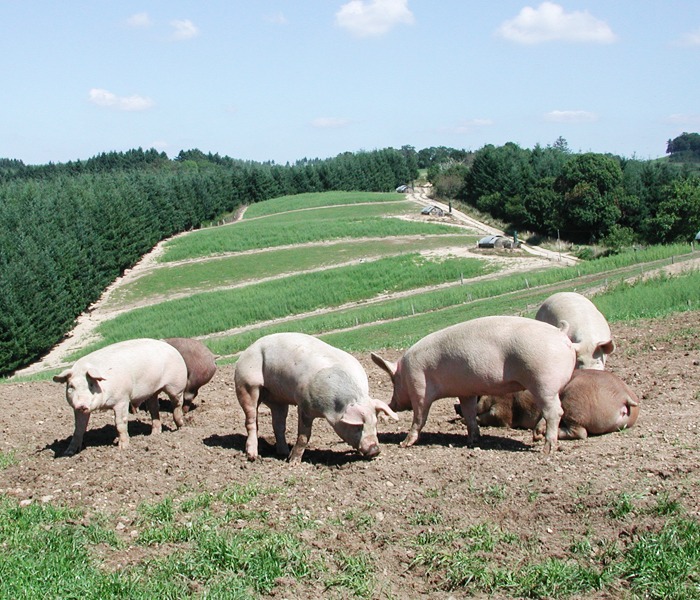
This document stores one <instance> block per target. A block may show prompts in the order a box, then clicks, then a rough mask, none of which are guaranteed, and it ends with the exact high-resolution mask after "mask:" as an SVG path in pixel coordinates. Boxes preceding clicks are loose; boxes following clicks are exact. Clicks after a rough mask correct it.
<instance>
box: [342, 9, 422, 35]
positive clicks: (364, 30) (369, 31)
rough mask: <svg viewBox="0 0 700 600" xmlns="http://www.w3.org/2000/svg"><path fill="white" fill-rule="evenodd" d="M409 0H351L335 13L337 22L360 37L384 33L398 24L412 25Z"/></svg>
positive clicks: (412, 18) (412, 19)
mask: <svg viewBox="0 0 700 600" xmlns="http://www.w3.org/2000/svg"><path fill="white" fill-rule="evenodd" d="M413 22H414V17H413V13H412V12H411V11H410V10H409V8H408V0H351V1H350V2H348V3H346V4H343V6H341V7H340V10H339V11H338V12H337V13H336V15H335V23H336V25H338V26H339V27H342V28H343V29H347V30H348V31H349V32H350V33H352V34H353V35H357V36H360V37H367V36H376V35H383V34H385V33H387V32H388V31H389V30H391V29H392V28H393V27H395V26H396V25H400V24H405V25H411V24H413Z"/></svg>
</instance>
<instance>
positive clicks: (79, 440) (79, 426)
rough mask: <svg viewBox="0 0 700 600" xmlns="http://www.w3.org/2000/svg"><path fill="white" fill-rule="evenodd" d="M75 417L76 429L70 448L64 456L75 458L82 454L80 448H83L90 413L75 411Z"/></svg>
mask: <svg viewBox="0 0 700 600" xmlns="http://www.w3.org/2000/svg"><path fill="white" fill-rule="evenodd" d="M73 416H74V417H75V429H74V430H73V437H72V438H71V441H70V444H68V448H66V451H65V452H64V453H63V456H73V455H74V454H75V453H77V452H80V448H82V446H83V435H85V431H86V430H87V426H88V421H89V420H90V413H89V412H83V411H82V410H74V411H73Z"/></svg>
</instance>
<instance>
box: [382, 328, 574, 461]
mask: <svg viewBox="0 0 700 600" xmlns="http://www.w3.org/2000/svg"><path fill="white" fill-rule="evenodd" d="M372 360H373V361H374V362H375V363H376V364H377V365H378V366H379V367H381V368H382V369H384V370H385V371H386V372H387V373H389V376H390V377H391V380H392V382H393V384H394V393H393V396H392V399H391V402H390V403H389V407H390V408H391V409H393V410H408V409H411V408H412V409H413V424H412V425H411V429H410V431H409V432H408V435H407V436H406V439H405V440H404V441H403V442H402V444H401V445H402V446H411V445H413V444H414V443H415V442H416V441H417V440H418V436H419V434H420V432H421V430H422V429H423V427H424V425H425V423H426V421H427V419H428V412H429V410H430V405H431V404H432V403H433V402H434V401H435V400H438V399H439V398H447V397H458V398H459V402H460V407H461V412H462V416H463V418H464V420H465V422H466V425H467V431H468V437H467V439H468V441H469V443H473V442H474V441H475V440H476V439H477V438H478V436H479V426H478V424H477V421H476V406H477V398H478V397H479V396H481V395H486V394H493V395H502V394H509V393H512V392H516V391H519V390H523V389H527V390H529V391H530V392H531V393H532V395H533V396H534V398H535V402H536V403H537V406H538V407H539V408H540V410H541V411H542V414H543V415H544V418H545V419H546V423H547V430H546V436H545V444H544V448H543V450H544V452H546V453H549V452H551V451H553V450H556V447H557V433H558V429H559V419H560V418H561V415H562V409H561V403H560V401H559V392H560V390H561V389H562V388H563V387H564V386H565V385H566V383H567V382H568V381H569V379H571V373H572V372H573V370H574V366H575V364H576V353H575V351H574V348H573V346H572V344H571V341H570V340H569V338H567V337H566V335H565V334H564V333H563V332H562V331H560V330H559V329H557V328H556V327H554V326H553V325H549V324H547V323H542V322H541V321H536V320H534V319H527V318H524V317H512V316H491V317H482V318H478V319H473V320H471V321H466V322H464V323H460V324H458V325H453V326H451V327H447V328H445V329H442V330H440V331H436V332H434V333H431V334H430V335H427V336H426V337H424V338H423V339H422V340H420V341H418V342H416V343H415V344H414V345H413V346H411V347H410V348H409V349H408V350H407V351H406V353H405V354H404V355H403V356H402V357H401V359H400V360H399V361H398V363H393V362H389V361H387V360H384V359H383V358H381V357H380V356H378V355H377V354H374V353H372Z"/></svg>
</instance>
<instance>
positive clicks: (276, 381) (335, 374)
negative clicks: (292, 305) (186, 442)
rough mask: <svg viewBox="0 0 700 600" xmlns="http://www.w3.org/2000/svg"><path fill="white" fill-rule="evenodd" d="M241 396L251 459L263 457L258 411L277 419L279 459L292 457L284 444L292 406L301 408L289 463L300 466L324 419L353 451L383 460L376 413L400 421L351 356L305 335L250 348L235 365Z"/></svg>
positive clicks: (274, 424) (268, 340)
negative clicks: (373, 391) (371, 388)
mask: <svg viewBox="0 0 700 600" xmlns="http://www.w3.org/2000/svg"><path fill="white" fill-rule="evenodd" d="M234 381H235V387H236V396H237V397H238V402H239V404H240V405H241V408H242V409H243V412H244V413H245V425H246V430H247V433H248V439H247V441H246V454H247V456H248V459H249V460H255V459H256V458H257V457H258V405H259V404H260V402H264V403H265V404H266V405H267V406H269V407H270V411H271V413H272V428H273V430H274V433H275V441H276V449H277V453H278V454H282V455H285V456H286V455H287V454H289V447H288V446H287V441H286V439H285V431H286V422H287V412H288V409H289V405H291V404H293V405H296V406H297V412H298V423H299V427H298V435H297V441H296V444H295V445H294V448H293V449H292V452H291V454H289V462H290V463H293V464H294V463H299V462H301V457H302V455H303V453H304V450H305V449H306V446H307V444H308V442H309V437H310V436H311V425H312V423H313V420H314V419H316V418H318V417H323V418H325V419H326V420H327V421H328V422H329V423H330V425H331V427H333V429H334V430H335V431H336V433H337V434H338V435H339V436H340V437H341V438H342V439H343V440H345V441H346V442H347V443H348V444H350V446H352V447H353V448H355V449H356V450H358V451H359V452H360V454H361V455H362V456H364V457H366V458H373V457H375V456H377V454H379V440H378V439H377V413H378V412H382V413H385V414H386V415H389V416H390V417H392V418H393V419H396V420H398V416H397V415H396V414H395V413H394V411H392V410H391V409H390V408H389V407H388V406H387V405H386V404H385V403H384V402H382V401H380V400H375V399H373V398H370V396H369V383H368V380H367V374H366V373H365V370H364V369H363V368H362V365H361V364H360V363H359V361H358V360H357V359H356V358H354V357H353V356H352V355H350V354H348V353H347V352H344V351H343V350H340V349H338V348H335V347H333V346H330V345H329V344H326V343H325V342H323V341H321V340H319V339H317V338H315V337H313V336H310V335H306V334H302V333H276V334H272V335H268V336H265V337H262V338H260V339H259V340H257V341H256V342H254V343H253V344H252V345H251V346H249V347H248V348H247V349H246V350H245V351H244V352H243V353H242V354H241V356H240V358H239V359H238V362H237V363H236V372H235V376H234Z"/></svg>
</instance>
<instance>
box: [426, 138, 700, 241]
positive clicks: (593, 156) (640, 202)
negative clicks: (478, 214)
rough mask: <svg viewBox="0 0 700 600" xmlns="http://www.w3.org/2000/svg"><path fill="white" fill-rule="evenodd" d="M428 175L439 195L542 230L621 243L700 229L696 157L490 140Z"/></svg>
mask: <svg viewBox="0 0 700 600" xmlns="http://www.w3.org/2000/svg"><path fill="white" fill-rule="evenodd" d="M687 135H688V134H684V136H687ZM695 135H697V134H695ZM698 137H699V138H700V136H698ZM669 144H671V142H669ZM673 146H674V147H675V145H673ZM681 147H685V146H683V145H681ZM428 177H429V179H430V181H431V182H432V183H433V184H434V185H435V188H436V191H437V194H438V195H439V196H441V197H443V198H450V199H455V200H460V201H463V202H465V203H467V204H468V205H471V206H473V207H475V208H477V209H478V210H480V211H482V212H485V213H488V214H490V215H492V216H494V217H496V218H498V219H501V220H503V221H505V222H506V223H509V224H510V228H511V229H513V230H519V231H530V232H534V233H536V234H538V235H541V236H553V237H556V236H557V235H558V236H560V237H562V238H564V239H567V240H570V241H574V242H578V243H584V244H590V243H602V244H604V245H607V246H609V247H611V248H616V247H620V246H625V245H631V244H634V243H641V244H658V243H671V242H678V241H690V240H692V239H693V237H694V236H695V234H696V233H697V231H698V230H699V229H700V176H699V175H698V170H697V166H695V165H694V164H693V163H692V162H690V163H689V162H678V161H668V160H649V161H641V160H637V159H634V158H632V159H626V158H622V157H618V156H613V155H609V154H597V153H592V152H587V153H580V154H574V153H572V152H571V151H570V150H569V148H568V145H567V144H566V140H563V139H562V138H559V140H557V142H556V143H555V144H553V145H551V146H547V147H541V146H536V147H535V148H533V149H524V148H520V147H519V146H518V145H517V144H513V143H507V144H505V145H503V146H500V147H496V146H493V145H487V146H484V147H483V148H481V149H480V150H478V151H477V152H473V153H469V154H468V155H467V156H465V157H463V158H462V159H461V160H458V159H456V158H451V159H450V160H448V161H445V162H442V163H433V164H431V165H430V166H429V168H428Z"/></svg>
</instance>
